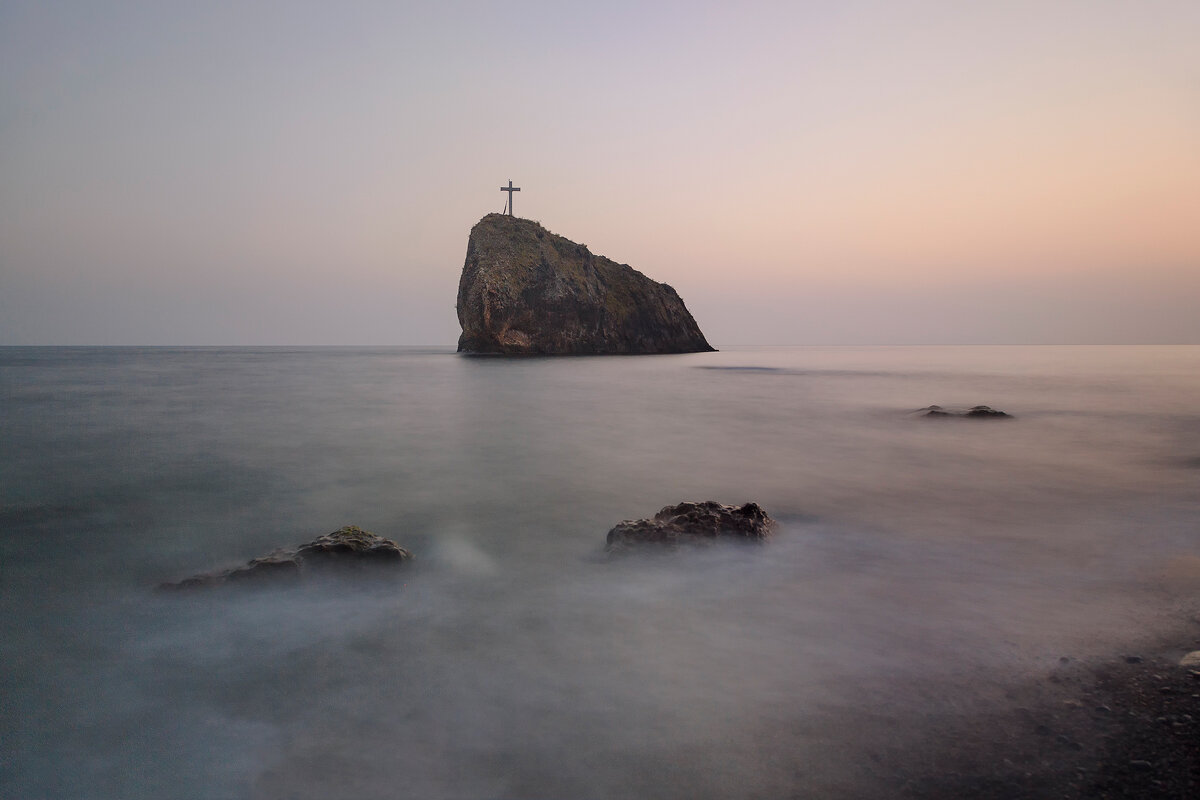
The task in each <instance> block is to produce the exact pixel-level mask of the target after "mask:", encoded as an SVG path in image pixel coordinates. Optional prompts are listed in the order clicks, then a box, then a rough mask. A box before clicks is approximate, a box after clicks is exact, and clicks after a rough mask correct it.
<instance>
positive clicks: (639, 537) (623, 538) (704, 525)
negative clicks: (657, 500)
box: [605, 500, 775, 553]
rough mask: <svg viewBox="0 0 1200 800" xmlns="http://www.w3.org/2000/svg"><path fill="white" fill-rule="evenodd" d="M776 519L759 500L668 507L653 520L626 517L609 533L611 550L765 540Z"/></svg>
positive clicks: (609, 550) (686, 503)
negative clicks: (742, 502) (738, 503)
mask: <svg viewBox="0 0 1200 800" xmlns="http://www.w3.org/2000/svg"><path fill="white" fill-rule="evenodd" d="M774 529H775V520H773V519H771V517H770V516H769V515H768V514H767V512H765V511H763V510H762V507H761V506H759V505H758V503H746V504H745V505H743V506H727V505H722V504H721V503H716V502H713V501H712V500H706V501H704V502H702V503H690V502H684V503H680V504H678V505H674V506H667V507H666V508H664V509H663V510H662V511H659V512H658V513H657V514H655V515H654V518H653V519H638V520H625V521H623V522H621V523H618V524H617V526H616V527H615V528H613V529H612V530H611V531H609V532H608V543H607V545H606V546H605V549H606V550H607V551H608V552H610V553H615V552H622V551H626V550H631V549H635V548H645V547H652V548H667V549H674V548H676V547H679V546H680V545H709V544H713V543H715V542H717V541H718V540H725V541H739V542H755V543H761V542H764V541H766V540H767V539H768V538H769V537H770V536H771V533H772V532H773V531H774Z"/></svg>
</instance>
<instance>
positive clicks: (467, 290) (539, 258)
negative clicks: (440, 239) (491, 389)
mask: <svg viewBox="0 0 1200 800" xmlns="http://www.w3.org/2000/svg"><path fill="white" fill-rule="evenodd" d="M458 321H459V324H460V325H461V326H462V336H460V337H459V340H458V350H459V352H460V353H501V354H508V355H522V354H532V355H599V354H645V353H695V352H708V351H711V350H713V348H712V347H711V346H709V344H708V342H707V341H706V340H705V338H704V334H702V333H701V332H700V328H699V327H698V326H697V325H696V321H695V320H694V319H693V318H692V315H691V314H690V313H688V310H687V308H686V307H685V306H684V304H683V300H681V299H680V298H679V295H678V294H677V293H676V292H675V290H674V289H672V288H671V287H670V286H668V285H666V284H665V283H658V282H657V281H654V280H651V279H650V278H648V277H646V276H645V275H643V274H642V273H640V272H638V271H637V270H635V269H633V268H632V267H630V266H628V265H627V264H618V263H616V262H614V261H611V260H609V259H607V258H605V257H603V256H597V255H593V254H592V253H591V252H590V251H589V250H588V249H587V246H586V245H582V244H576V243H575V242H572V241H570V240H568V239H564V238H563V237H561V236H558V235H556V234H553V233H550V232H549V231H547V230H546V229H545V228H543V227H542V226H541V225H539V224H538V223H536V222H534V221H533V220H528V219H521V218H520V217H512V216H507V215H504V214H488V215H487V216H486V217H484V218H483V219H481V220H480V221H479V222H478V223H477V224H476V225H475V227H474V228H472V229H471V235H470V238H469V239H468V240H467V257H466V261H465V262H464V264H463V271H462V278H461V279H460V280H459V283H458Z"/></svg>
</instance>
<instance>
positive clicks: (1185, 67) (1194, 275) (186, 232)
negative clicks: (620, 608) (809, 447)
mask: <svg viewBox="0 0 1200 800" xmlns="http://www.w3.org/2000/svg"><path fill="white" fill-rule="evenodd" d="M1198 43H1200V2H1197V0H1176V1H1173V2H1171V1H1165V0H1164V1H1162V2H1155V1H1154V0H1138V1H1137V2H1104V1H1103V0H1085V1H1080V2H1054V0H1037V2H1020V1H1014V2H978V3H973V2H972V3H967V2H961V0H959V1H957V2H894V1H891V0H888V1H886V2H884V1H882V0H881V1H878V2H852V1H850V2H847V1H842V2H832V1H830V2H797V1H795V0H793V2H755V1H754V0H749V1H748V2H746V1H743V2H739V3H733V2H728V1H726V2H719V3H708V2H693V3H683V2H657V3H656V2H646V1H645V0H643V1H642V2H624V0H609V2H603V3H597V2H589V3H574V2H566V1H562V0H560V1H559V2H541V1H540V0H539V1H538V2H520V1H519V0H513V1H512V2H486V3H484V2H471V3H465V2H464V3H460V2H453V1H452V0H451V1H443V2H438V3H432V2H431V3H421V4H415V3H403V2H396V1H395V0H390V1H389V2H377V3H375V2H339V3H329V2H319V3H318V2H302V1H297V0H292V1H290V2H278V3H267V2H260V3H249V2H239V3H227V2H223V1H222V0H207V1H206V2H169V1H166V0H148V1H147V2H124V1H121V2H95V0H88V2H48V1H47V0H37V1H36V2H10V1H9V0H0V344H441V343H444V344H452V343H454V342H455V341H456V339H457V336H458V333H459V329H458V321H457V318H456V316H455V312H454V302H455V293H456V291H457V285H458V276H459V272H460V270H461V269H462V261H463V256H464V254H465V250H466V242H467V234H468V232H469V231H470V228H471V226H472V225H473V224H474V223H475V222H476V221H477V220H478V219H479V218H480V217H481V216H483V215H484V214H486V213H488V212H491V211H499V210H500V209H501V208H502V207H503V205H504V197H505V196H504V194H503V193H501V192H500V191H499V187H500V185H501V184H503V183H505V182H507V181H508V180H509V179H512V180H513V181H514V182H515V184H516V185H517V186H520V187H521V189H522V191H521V192H520V193H519V194H518V195H516V212H517V214H518V215H519V216H525V217H530V218H533V219H537V220H540V221H541V222H542V223H543V224H544V225H546V227H548V228H549V229H550V230H552V231H554V232H556V233H560V234H562V235H564V236H567V237H568V238H571V239H574V240H576V241H581V242H584V243H586V244H587V245H588V246H589V247H590V248H591V250H592V251H593V252H596V253H600V254H603V255H607V256H609V257H611V258H614V259H615V260H617V261H622V262H627V263H630V264H632V265H633V266H635V267H637V268H638V269H640V270H642V271H643V272H645V273H647V274H648V275H650V276H651V277H653V278H655V279H657V280H660V281H665V282H667V283H670V284H671V285H673V286H674V287H675V288H676V289H677V290H678V291H679V293H680V295H681V296H682V297H683V298H684V301H685V302H686V303H687V305H688V307H689V308H690V309H691V311H692V313H693V314H694V315H695V317H696V319H697V321H698V322H699V323H700V326H701V328H702V329H703V330H704V332H705V333H706V334H707V335H708V338H709V340H710V341H712V342H713V343H714V344H715V345H716V346H718V347H720V346H722V345H733V344H806V343H814V344H837V343H847V344H856V343H884V344H887V343H942V342H945V343H976V342H981V343H983V342H989V343H990V342H996V343H1005V342H1013V343H1026V342H1030V343H1036V342H1054V343H1058V342H1068V343H1069V342H1101V343H1107V342H1130V343H1140V342H1161V343H1200V44H1198Z"/></svg>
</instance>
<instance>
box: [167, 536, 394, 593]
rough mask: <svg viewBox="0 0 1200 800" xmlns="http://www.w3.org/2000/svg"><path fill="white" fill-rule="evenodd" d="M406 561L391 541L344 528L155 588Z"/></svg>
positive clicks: (284, 576)
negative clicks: (236, 563) (302, 543)
mask: <svg viewBox="0 0 1200 800" xmlns="http://www.w3.org/2000/svg"><path fill="white" fill-rule="evenodd" d="M410 558H412V553H410V552H408V551H407V550H405V549H404V548H403V547H401V546H400V545H398V544H396V543H395V542H393V541H392V540H391V539H385V538H383V537H382V536H379V535H378V534H374V533H371V532H370V531H364V530H363V529H362V528H360V527H358V526H357V525H346V526H344V527H342V528H339V529H338V530H336V531H334V532H333V533H327V534H325V535H323V536H318V537H317V538H316V539H314V540H313V541H311V542H309V543H308V544H304V545H301V546H300V547H298V548H297V549H295V550H276V551H275V552H274V553H271V554H270V555H266V556H262V557H261V558H255V559H251V560H250V561H249V562H248V563H247V564H246V565H245V566H244V567H236V568H234V569H226V570H221V571H219V572H207V573H203V574H201V575H193V576H192V577H190V578H185V579H183V580H181V581H176V582H173V583H172V582H168V583H163V584H160V585H159V587H158V588H160V589H194V588H199V587H202V586H215V585H217V584H221V583H226V582H227V581H243V580H246V579H250V578H255V579H257V578H264V577H265V578H296V577H299V576H300V575H301V573H303V572H304V571H306V570H308V569H312V568H314V567H315V568H321V567H325V566H331V565H334V564H339V565H351V564H354V565H362V564H374V563H386V562H395V563H400V562H402V561H406V560H408V559H410Z"/></svg>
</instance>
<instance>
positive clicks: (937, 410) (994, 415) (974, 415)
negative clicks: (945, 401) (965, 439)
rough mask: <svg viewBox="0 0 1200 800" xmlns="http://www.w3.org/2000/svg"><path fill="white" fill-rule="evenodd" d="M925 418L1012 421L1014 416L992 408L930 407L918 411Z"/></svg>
mask: <svg viewBox="0 0 1200 800" xmlns="http://www.w3.org/2000/svg"><path fill="white" fill-rule="evenodd" d="M917 413H919V414H921V416H923V417H962V418H965V419H1000V418H1007V419H1012V414H1006V413H1004V412H1003V411H997V410H996V409H994V408H992V407H991V406H973V407H971V408H967V409H948V408H942V407H941V406H928V407H926V408H922V409H918V411H917Z"/></svg>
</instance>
